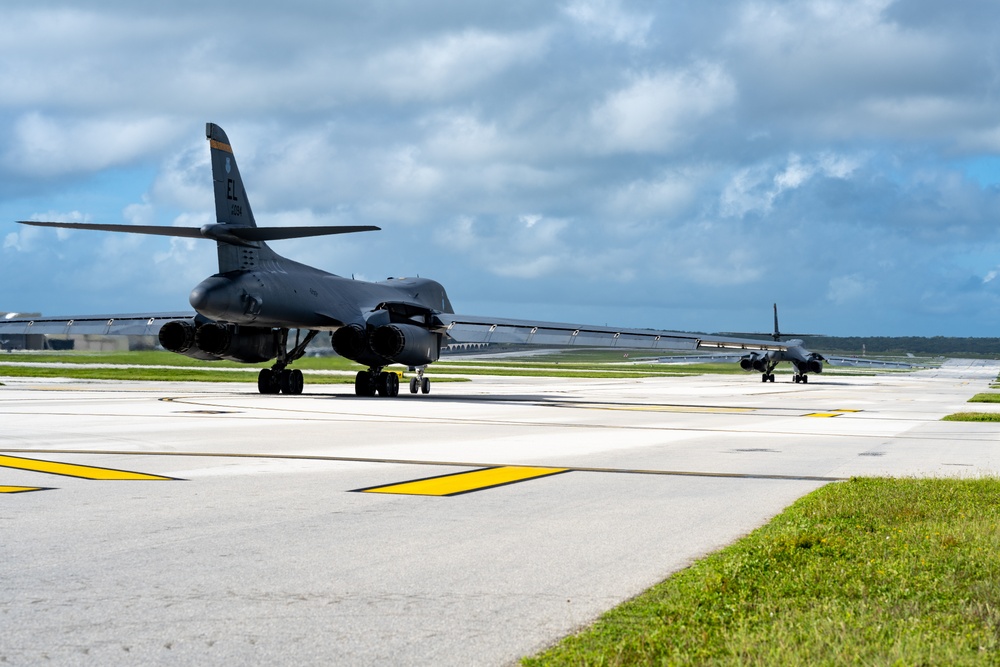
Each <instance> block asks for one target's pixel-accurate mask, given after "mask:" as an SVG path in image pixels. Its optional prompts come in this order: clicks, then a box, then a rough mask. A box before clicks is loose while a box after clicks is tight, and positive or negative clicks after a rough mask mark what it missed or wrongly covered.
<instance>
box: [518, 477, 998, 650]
mask: <svg viewBox="0 0 1000 667" xmlns="http://www.w3.org/2000/svg"><path fill="white" fill-rule="evenodd" d="M998 525H1000V480H997V479H975V480H943V479H902V480H900V479H883V478H855V479H852V480H850V481H848V482H842V483H837V484H830V485H827V486H825V487H823V488H821V489H819V490H818V491H816V492H814V493H812V494H810V495H808V496H806V497H804V498H802V499H800V500H799V501H798V502H796V503H795V504H793V505H792V506H791V507H790V508H789V509H788V510H786V511H785V512H783V513H782V514H781V515H779V516H778V517H776V518H775V519H774V520H772V521H771V522H770V523H769V524H767V525H766V526H764V527H762V528H760V529H758V530H757V531H755V532H753V533H752V534H751V535H749V536H748V537H746V538H744V539H742V540H740V541H739V542H737V543H736V544H734V545H732V546H730V547H727V548H725V549H723V550H722V551H720V552H718V553H716V554H713V555H711V556H709V557H707V558H705V559H703V560H700V561H698V562H696V563H695V564H694V565H692V566H691V567H689V568H687V569H686V570H683V571H681V572H679V573H677V574H676V575H674V576H673V577H671V578H669V579H667V580H666V581H664V582H662V583H661V584H658V585H657V586H654V587H653V588H651V589H650V590H648V591H647V592H645V593H643V594H642V595H640V596H638V597H637V598H635V599H633V600H631V601H629V602H627V603H625V604H623V605H621V606H620V607H618V608H616V609H614V610H612V611H610V612H608V613H607V614H605V615H604V616H603V617H601V619H600V620H598V621H597V622H596V623H595V624H594V625H593V626H592V627H590V628H588V629H586V630H584V631H582V632H581V633H580V634H577V635H574V636H571V637H569V638H567V639H566V640H564V641H562V642H561V643H560V644H558V645H557V646H555V647H553V648H552V649H550V650H548V651H546V652H544V653H542V654H540V655H538V656H535V657H531V658H526V659H524V660H523V664H524V665H529V666H532V667H538V666H543V665H544V666H549V665H602V666H610V665H639V664H641V665H647V664H657V665H693V664H697V665H702V664H711V665H816V664H827V665H829V664H866V665H888V664H899V665H918V664H927V665H930V664H934V665H945V664H948V665H973V664H975V665H982V664H1000V558H997V557H996V554H997V552H998V549H1000V529H998Z"/></svg>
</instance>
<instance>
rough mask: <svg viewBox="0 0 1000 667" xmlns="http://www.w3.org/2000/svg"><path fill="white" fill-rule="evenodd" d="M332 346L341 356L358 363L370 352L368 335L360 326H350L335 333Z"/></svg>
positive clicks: (331, 340)
mask: <svg viewBox="0 0 1000 667" xmlns="http://www.w3.org/2000/svg"><path fill="white" fill-rule="evenodd" d="M330 344H331V345H333V351H334V352H336V353H337V354H339V355H340V356H342V357H344V358H345V359H352V360H355V361H357V360H358V359H360V358H361V357H363V356H364V355H365V354H366V353H367V352H368V334H367V333H365V328H364V327H363V326H361V325H360V324H348V325H347V326H346V327H340V328H339V329H337V330H336V331H334V332H333V336H332V337H331V339H330Z"/></svg>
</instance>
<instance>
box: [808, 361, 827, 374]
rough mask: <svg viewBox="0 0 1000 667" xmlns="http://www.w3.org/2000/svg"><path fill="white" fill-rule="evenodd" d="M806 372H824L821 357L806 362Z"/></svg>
mask: <svg viewBox="0 0 1000 667" xmlns="http://www.w3.org/2000/svg"><path fill="white" fill-rule="evenodd" d="M806 372H807V373H822V372H823V362H822V361H820V360H819V359H810V360H809V361H807V362H806Z"/></svg>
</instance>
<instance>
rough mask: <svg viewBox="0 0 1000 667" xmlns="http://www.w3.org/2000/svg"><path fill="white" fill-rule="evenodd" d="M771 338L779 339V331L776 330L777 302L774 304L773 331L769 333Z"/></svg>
mask: <svg viewBox="0 0 1000 667" xmlns="http://www.w3.org/2000/svg"><path fill="white" fill-rule="evenodd" d="M771 338H773V339H774V340H775V341H780V340H781V331H779V330H778V304H774V333H773V334H771Z"/></svg>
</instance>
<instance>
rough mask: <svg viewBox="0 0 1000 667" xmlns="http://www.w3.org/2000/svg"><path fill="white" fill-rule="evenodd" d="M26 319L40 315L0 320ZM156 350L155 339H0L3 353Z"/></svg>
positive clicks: (0, 315)
mask: <svg viewBox="0 0 1000 667" xmlns="http://www.w3.org/2000/svg"><path fill="white" fill-rule="evenodd" d="M15 317H16V318H25V317H28V318H30V317H41V313H4V312H0V320H2V319H13V318H15ZM155 346H156V337H155V336H98V335H93V334H75V335H45V334H3V335H0V350H2V351H3V352H11V351H14V350H60V351H61V350H77V351H84V352H125V351H128V350H133V349H141V350H149V349H153V348H154V347H155Z"/></svg>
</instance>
